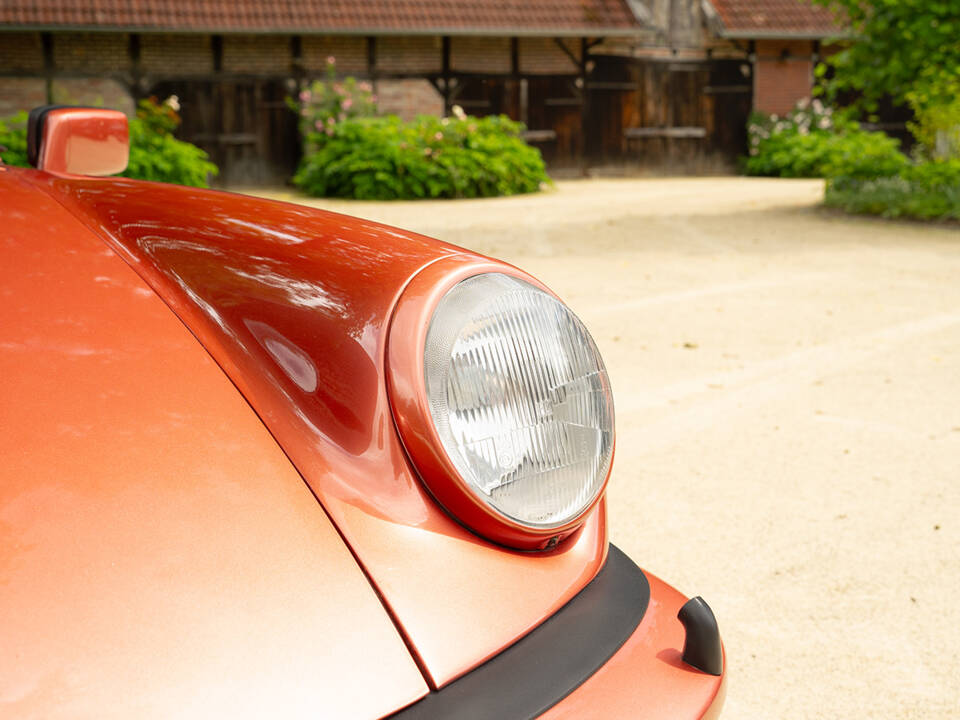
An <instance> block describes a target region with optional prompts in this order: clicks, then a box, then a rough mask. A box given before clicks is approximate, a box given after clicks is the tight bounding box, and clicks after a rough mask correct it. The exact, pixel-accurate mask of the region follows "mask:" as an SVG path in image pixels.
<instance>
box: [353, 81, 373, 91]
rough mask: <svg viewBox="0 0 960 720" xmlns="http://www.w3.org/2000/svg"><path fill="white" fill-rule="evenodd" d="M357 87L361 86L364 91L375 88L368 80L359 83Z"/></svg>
mask: <svg viewBox="0 0 960 720" xmlns="http://www.w3.org/2000/svg"><path fill="white" fill-rule="evenodd" d="M357 87H358V88H360V89H361V90H362V91H363V92H370V91H371V90H373V85H371V84H370V83H368V82H362V83H360V84H358V85H357Z"/></svg>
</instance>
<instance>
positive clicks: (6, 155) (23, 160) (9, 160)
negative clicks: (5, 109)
mask: <svg viewBox="0 0 960 720" xmlns="http://www.w3.org/2000/svg"><path fill="white" fill-rule="evenodd" d="M0 161H2V162H3V163H5V164H7V165H17V166H18V167H27V166H29V164H30V163H28V162H27V113H25V112H19V113H17V114H16V115H14V116H12V117H8V118H5V119H4V118H0Z"/></svg>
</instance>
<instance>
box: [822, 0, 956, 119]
mask: <svg viewBox="0 0 960 720" xmlns="http://www.w3.org/2000/svg"><path fill="white" fill-rule="evenodd" d="M814 2H816V3H817V4H820V5H825V6H827V7H829V8H831V9H832V10H834V11H835V12H837V13H838V16H840V17H844V16H845V17H846V19H847V24H848V26H849V28H850V36H851V37H850V42H849V44H845V45H844V46H843V49H841V50H840V51H839V52H838V53H836V54H834V55H831V56H830V57H829V58H827V60H826V63H825V64H822V65H821V66H820V67H819V68H818V74H819V75H820V76H821V77H822V78H824V87H825V89H826V90H827V93H828V95H829V96H830V97H831V98H835V97H837V96H838V95H842V94H848V93H849V94H850V95H851V96H852V97H853V98H854V100H853V102H854V104H855V106H856V107H857V109H859V110H864V111H866V112H868V113H872V112H874V111H875V110H876V109H877V104H878V101H879V100H880V99H882V98H884V97H890V98H891V99H892V100H893V101H894V102H895V103H897V104H904V103H907V102H911V104H914V105H918V106H920V107H930V106H937V105H943V104H945V103H948V102H949V101H950V100H951V99H952V98H954V97H956V94H957V91H958V90H960V0H814ZM829 69H832V71H833V72H832V73H830V72H828V70H829Z"/></svg>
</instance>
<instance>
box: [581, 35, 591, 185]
mask: <svg viewBox="0 0 960 720" xmlns="http://www.w3.org/2000/svg"><path fill="white" fill-rule="evenodd" d="M589 56H590V44H589V42H588V41H587V38H580V89H581V95H580V97H581V101H582V102H581V103H580V172H581V173H583V175H586V174H587V125H588V123H589V121H590V88H589V87H587V75H588V72H587V58H588V57H589Z"/></svg>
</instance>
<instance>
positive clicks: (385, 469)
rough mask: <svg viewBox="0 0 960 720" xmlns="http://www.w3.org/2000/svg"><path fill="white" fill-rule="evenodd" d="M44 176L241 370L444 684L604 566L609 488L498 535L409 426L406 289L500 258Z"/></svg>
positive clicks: (364, 227) (428, 673) (207, 343)
mask: <svg viewBox="0 0 960 720" xmlns="http://www.w3.org/2000/svg"><path fill="white" fill-rule="evenodd" d="M30 177H31V178H32V182H34V183H36V184H37V186H38V187H41V188H43V189H44V190H45V191H46V192H47V193H49V194H50V196H51V197H53V198H55V199H56V200H57V201H59V202H60V203H61V204H62V205H63V206H64V207H66V208H67V209H68V210H70V212H71V213H73V214H74V215H75V216H76V217H78V218H79V219H81V220H82V221H83V222H84V223H86V224H87V225H88V227H90V228H91V229H92V230H93V231H94V232H96V233H97V234H98V235H100V236H101V237H102V238H103V239H104V240H105V241H106V242H107V244H108V245H109V246H110V247H111V248H113V249H114V250H115V251H116V252H117V253H119V254H120V255H121V256H122V257H123V258H125V259H126V260H127V262H128V263H129V264H130V266H131V267H132V268H134V269H135V270H136V271H137V273H139V274H140V276H141V277H142V278H143V279H144V280H145V282H146V283H147V284H148V285H149V286H150V287H151V288H152V289H153V290H154V291H155V292H156V293H157V294H158V295H159V296H160V297H161V298H162V299H163V300H164V301H165V302H166V303H167V305H168V306H169V307H170V308H171V309H172V310H173V311H174V312H175V313H176V314H177V315H178V316H179V317H180V319H181V320H182V321H183V322H184V323H185V324H186V326H187V327H188V328H189V329H190V331H191V332H192V333H193V334H194V335H195V336H196V338H197V339H198V340H199V341H200V342H201V343H202V344H203V346H204V347H205V348H206V349H207V351H208V352H209V353H210V355H211V356H212V357H213V359H214V360H215V361H216V362H217V363H218V364H219V365H220V367H221V368H222V369H223V370H224V372H225V373H226V374H227V376H228V377H229V378H230V379H231V380H232V381H233V383H234V384H235V385H236V387H237V388H238V389H239V391H240V392H241V393H242V394H243V396H244V397H245V398H246V400H247V401H248V402H249V403H250V405H251V407H252V408H253V409H254V410H255V411H256V413H257V414H258V415H259V416H260V418H261V420H262V421H263V423H264V424H265V425H266V427H267V428H268V429H269V431H270V433H271V434H272V435H273V436H274V438H275V439H276V441H277V442H278V443H279V445H280V446H281V447H282V449H283V451H284V452H285V453H286V455H287V456H288V457H289V458H290V460H291V461H292V462H293V464H294V465H295V466H296V468H297V470H298V471H299V473H300V474H301V476H302V477H303V479H304V480H305V481H306V483H307V485H309V488H310V490H312V492H313V494H314V495H315V497H316V498H317V500H318V501H319V502H320V504H321V506H322V508H323V510H325V511H326V513H327V514H328V516H329V518H330V519H331V520H332V521H333V523H334V524H335V526H336V527H337V529H338V531H339V532H340V533H341V535H342V537H343V538H344V540H345V541H346V543H347V544H348V546H349V547H350V549H351V551H352V552H353V554H354V557H355V559H356V561H357V562H358V563H359V565H360V567H361V568H362V569H363V571H364V572H365V573H366V575H367V577H368V578H369V580H370V582H371V584H372V585H373V587H374V588H375V589H376V591H377V593H378V594H379V596H380V599H381V601H382V602H383V605H384V607H385V608H386V609H387V611H388V612H389V613H390V615H391V617H392V618H393V620H394V622H395V625H396V627H397V628H398V630H399V631H400V633H401V634H402V635H403V637H404V639H405V641H406V642H407V645H408V647H409V649H410V651H411V653H412V655H413V656H414V658H415V659H416V661H417V663H418V665H419V667H420V669H421V671H422V673H423V676H424V677H425V678H426V680H427V682H428V684H429V685H430V687H440V686H442V685H444V684H446V683H448V682H450V681H451V680H453V679H454V678H456V677H457V676H459V675H461V674H462V673H464V672H466V671H467V670H469V669H471V668H472V667H474V666H476V665H478V664H479V663H481V662H483V661H484V660H486V659H487V658H489V657H491V656H492V655H493V654H495V653H496V652H498V651H499V650H501V649H502V648H504V647H506V646H507V645H509V644H511V643H512V642H513V641H514V640H516V639H517V638H518V637H520V636H522V635H524V634H525V633H527V632H528V631H529V630H530V629H532V628H533V627H535V626H536V625H537V624H538V623H540V622H541V621H542V620H543V619H544V618H546V617H548V616H549V615H550V614H552V613H553V612H554V611H555V610H557V609H558V608H559V607H561V606H562V605H563V604H564V603H565V602H566V601H567V600H569V599H570V598H571V597H572V596H573V595H574V594H576V592H577V591H578V590H579V589H580V588H582V587H583V586H584V585H585V584H586V583H587V582H589V580H590V579H591V578H592V577H593V576H594V575H595V574H596V572H597V570H598V569H599V567H600V565H601V564H602V562H603V560H604V554H605V549H606V535H605V532H606V530H605V524H604V509H603V505H602V503H601V505H600V506H598V508H597V509H596V510H595V511H594V512H593V513H592V515H591V516H590V517H589V518H588V520H587V522H586V524H585V526H584V529H583V531H582V532H580V533H579V535H577V536H576V537H575V538H574V539H571V540H569V541H567V542H565V543H562V544H561V546H560V547H559V548H558V549H557V550H555V551H553V552H552V553H548V554H543V553H537V554H532V553H522V552H513V551H509V550H506V549H503V548H499V547H496V546H493V545H491V544H490V543H489V542H487V541H485V540H482V539H480V538H478V537H476V536H475V535H473V534H471V533H470V532H468V531H467V530H465V529H464V528H463V527H461V526H460V525H459V524H458V523H456V522H455V521H453V520H452V519H451V518H450V517H449V516H448V515H447V514H446V513H444V512H443V511H442V509H441V508H439V507H438V505H437V504H436V503H435V502H434V501H433V499H432V498H431V497H430V496H429V494H428V493H427V492H426V490H425V489H424V487H423V486H422V485H421V483H420V482H419V480H418V478H417V476H416V472H415V470H414V469H413V468H412V467H411V466H410V464H409V462H408V459H407V456H406V455H405V453H404V449H403V447H402V445H401V442H400V440H399V438H398V436H397V433H396V430H395V427H394V424H393V420H392V416H391V413H390V409H389V403H388V399H387V391H386V385H385V379H384V357H385V341H386V336H387V325H388V322H389V318H390V315H391V312H392V309H393V307H394V305H395V303H396V302H397V298H398V297H399V295H400V293H401V292H402V291H403V288H404V287H405V286H406V284H407V283H408V282H409V281H410V279H411V278H412V277H413V276H415V275H416V274H417V273H418V272H419V271H420V270H421V269H423V268H424V267H426V266H427V265H430V264H431V263H433V262H435V261H437V260H438V259H441V258H457V259H458V260H459V261H460V262H462V263H477V262H489V261H488V259H486V258H481V257H480V256H477V255H474V254H472V253H468V252H466V251H464V250H461V249H460V248H456V247H454V246H451V245H445V244H443V243H440V242H437V241H435V240H432V239H429V238H426V237H423V236H419V235H416V234H413V233H408V232H403V231H400V230H397V229H394V228H389V227H386V226H383V225H379V224H376V223H372V222H367V221H364V220H359V219H356V218H350V217H346V216H342V215H336V214H333V213H328V212H323V211H319V210H313V209H308V208H304V207H301V206H294V205H289V204H284V203H275V202H269V201H264V200H257V199H253V198H249V197H244V196H240V195H233V194H229V193H218V192H211V191H202V190H196V189H192V188H183V187H174V186H167V185H158V184H153V183H143V182H138V181H132V180H123V179H111V180H92V179H82V178H69V179H68V178H53V177H51V176H48V175H42V174H39V173H34V174H32V175H30ZM218 461H219V460H217V462H218Z"/></svg>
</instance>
